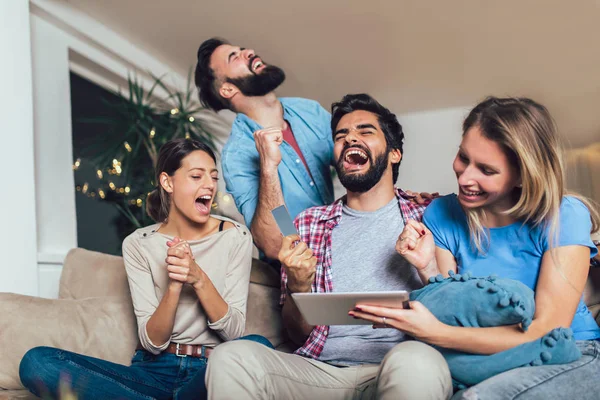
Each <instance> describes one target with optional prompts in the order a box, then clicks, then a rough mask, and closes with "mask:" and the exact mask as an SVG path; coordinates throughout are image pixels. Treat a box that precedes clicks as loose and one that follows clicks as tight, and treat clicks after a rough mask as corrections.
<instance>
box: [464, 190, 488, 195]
mask: <svg viewBox="0 0 600 400" xmlns="http://www.w3.org/2000/svg"><path fill="white" fill-rule="evenodd" d="M461 190H462V192H463V193H464V194H466V195H467V196H479V195H481V194H483V192H469V191H468V190H465V189H461Z"/></svg>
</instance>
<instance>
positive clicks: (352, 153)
mask: <svg viewBox="0 0 600 400" xmlns="http://www.w3.org/2000/svg"><path fill="white" fill-rule="evenodd" d="M354 154H356V155H358V156H359V157H360V158H362V159H363V160H366V159H367V155H366V154H365V153H364V152H362V151H360V150H349V151H348V152H347V153H346V161H348V160H349V158H350V156H351V155H354Z"/></svg>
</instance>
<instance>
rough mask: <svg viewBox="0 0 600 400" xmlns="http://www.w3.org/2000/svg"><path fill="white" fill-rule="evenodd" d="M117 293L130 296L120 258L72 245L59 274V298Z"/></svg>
mask: <svg viewBox="0 0 600 400" xmlns="http://www.w3.org/2000/svg"><path fill="white" fill-rule="evenodd" d="M104 296H118V297H127V298H130V297H131V295H130V294H129V284H128V282H127V274H126V272H125V264H124V263H123V258H122V257H118V256H111V255H108V254H104V253H98V252H96V251H90V250H85V249H79V248H77V249H72V250H71V251H69V253H68V254H67V257H66V258H65V263H64V266H63V270H62V273H61V275H60V286H59V291H58V298H59V299H85V298H89V297H104Z"/></svg>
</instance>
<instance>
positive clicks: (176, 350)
mask: <svg viewBox="0 0 600 400" xmlns="http://www.w3.org/2000/svg"><path fill="white" fill-rule="evenodd" d="M175 355H176V356H177V357H187V354H179V343H177V344H176V345H175Z"/></svg>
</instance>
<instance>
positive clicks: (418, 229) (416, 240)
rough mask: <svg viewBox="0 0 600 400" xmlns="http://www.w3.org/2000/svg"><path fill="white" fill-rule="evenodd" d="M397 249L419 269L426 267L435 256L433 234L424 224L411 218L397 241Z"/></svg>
mask: <svg viewBox="0 0 600 400" xmlns="http://www.w3.org/2000/svg"><path fill="white" fill-rule="evenodd" d="M396 251H397V252H398V254H400V255H401V256H403V257H404V258H406V259H407V260H408V262H409V263H411V264H412V265H414V266H415V267H416V268H417V269H420V270H422V269H425V268H427V266H428V265H429V263H430V262H431V261H432V260H433V258H434V257H435V243H434V241H433V235H432V234H431V231H430V230H429V229H427V227H426V226H425V225H424V224H422V223H421V222H417V221H415V220H412V219H411V220H409V221H408V223H407V224H406V225H405V226H404V230H403V231H402V233H401V234H400V236H399V237H398V240H397V241H396Z"/></svg>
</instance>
